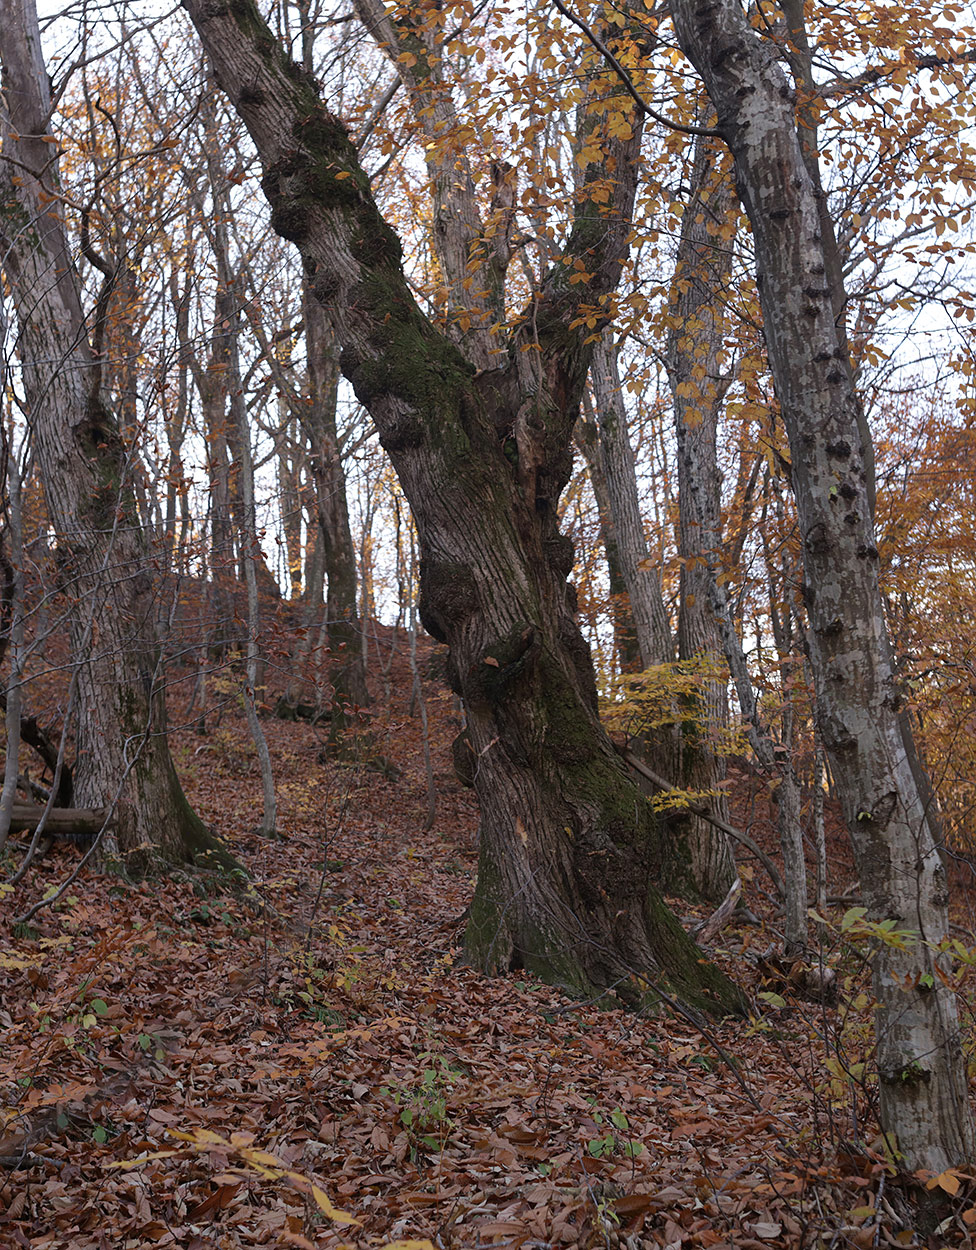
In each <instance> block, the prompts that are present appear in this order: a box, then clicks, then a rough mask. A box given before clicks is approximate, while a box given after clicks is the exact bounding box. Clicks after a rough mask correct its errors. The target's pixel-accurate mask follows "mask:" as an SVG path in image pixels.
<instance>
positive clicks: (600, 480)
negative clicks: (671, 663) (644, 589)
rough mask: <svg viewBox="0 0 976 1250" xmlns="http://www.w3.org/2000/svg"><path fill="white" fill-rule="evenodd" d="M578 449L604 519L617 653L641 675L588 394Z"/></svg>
mask: <svg viewBox="0 0 976 1250" xmlns="http://www.w3.org/2000/svg"><path fill="white" fill-rule="evenodd" d="M576 446H577V447H578V448H579V450H580V452H581V454H582V456H583V459H584V460H585V461H586V471H587V473H588V474H589V478H590V486H591V488H592V490H593V497H594V499H595V500H596V510H597V514H598V516H599V518H600V542H601V543H602V545H603V554H604V558H605V559H606V562H607V581H608V582H609V585H610V602H611V604H612V605H613V609H612V610H613V640H614V645H615V647H616V651H617V662H618V663H619V665H620V671H621V672H622V673H639V672H640V671H641V668H642V667H643V666H642V664H641V654H640V648H639V647H638V645H637V633H636V631H635V629H634V617H633V614H632V613H631V610H630V596H629V594H628V593H627V583H626V582H625V581H624V575H623V573H622V572H621V569H620V552H619V549H618V546H617V534H616V530H615V528H614V524H613V508H612V507H611V504H610V491H609V490H608V488H607V476H606V474H605V473H604V471H603V456H602V454H601V452H600V427H599V426H598V425H597V423H596V418H595V417H594V415H593V411H592V405H591V404H590V402H589V399H588V396H587V395H585V394H584V396H583V415H582V416H581V417H580V419H579V421H578V422H577V425H576Z"/></svg>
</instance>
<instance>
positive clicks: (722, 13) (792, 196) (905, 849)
mask: <svg viewBox="0 0 976 1250" xmlns="http://www.w3.org/2000/svg"><path fill="white" fill-rule="evenodd" d="M672 14H673V16H674V21H675V26H676V29H677V34H678V40H679V43H680V45H681V47H682V49H683V51H684V52H685V53H686V55H687V56H688V57H689V58H690V60H691V61H692V62H693V63H694V65H695V67H696V68H697V69H698V72H699V73H700V74H701V76H702V79H703V81H704V83H705V86H706V89H707V90H708V93H709V96H710V98H711V101H712V105H713V107H714V109H715V111H716V115H717V118H718V128H719V130H720V132H721V134H722V137H723V138H724V139H725V141H726V143H727V144H728V145H729V148H730V149H731V151H732V154H733V157H734V158H735V167H736V183H737V187H738V192H739V198H740V200H741V202H742V204H743V206H744V207H745V210H746V212H747V213H748V215H749V220H750V222H751V224H752V231H753V237H754V240H755V249H756V265H757V270H758V287H759V293H760V299H761V303H762V311H763V321H764V328H765V336H766V344H767V349H768V353H769V362H770V367H771V369H772V373H773V379H774V382H775V385H776V393H777V398H778V400H779V404H780V409H781V412H782V416H783V422H784V424H785V426H786V430H787V433H788V436H789V442H790V454H791V459H792V474H793V488H794V492H795V495H796V503H797V512H798V516H799V526H800V532H801V537H802V543H803V561H804V579H805V586H804V598H805V600H806V607H807V612H808V616H809V622H810V628H809V631H808V635H807V645H808V650H809V655H810V663H811V668H812V671H813V678H814V683H815V689H816V708H817V723H818V727H819V730H820V733H821V735H822V739H823V743H824V746H825V748H826V750H827V753H828V755H829V757H830V764H831V771H832V773H833V777H834V781H835V783H836V785H837V788H838V792H839V794H840V800H841V804H842V807H843V810H844V815H845V819H846V821H847V825H848V828H849V829H850V832H851V839H852V841H853V844H854V850H855V855H856V857H857V862H858V872H859V876H860V881H861V891H862V897H863V899H864V903H865V906H866V907H867V909H868V917H869V919H871V920H873V921H878V922H880V921H894V922H895V924H896V926H897V927H898V928H899V929H902V930H908V931H910V932H911V933H912V934H913V936H912V937H911V938H910V939H909V940H908V941H907V942H906V943H905V945H904V949H899V948H898V947H896V946H893V945H889V944H886V943H884V942H881V943H879V945H878V947H877V949H876V952H875V954H874V959H873V969H874V992H875V996H876V998H877V1000H878V1011H877V1014H876V1027H877V1036H878V1072H879V1077H880V1090H881V1122H882V1126H883V1128H884V1130H885V1132H886V1133H887V1134H888V1136H889V1139H890V1140H891V1141H892V1143H893V1144H895V1145H896V1146H897V1149H898V1150H899V1152H900V1154H901V1157H902V1160H903V1162H904V1164H905V1166H906V1167H907V1168H908V1169H909V1170H914V1169H918V1168H926V1169H929V1170H931V1171H933V1172H941V1171H943V1170H944V1169H945V1168H947V1167H951V1166H952V1165H955V1164H961V1163H966V1162H970V1161H971V1160H972V1159H973V1154H974V1139H973V1127H972V1119H971V1116H970V1111H969V1105H968V1088H967V1081H966V1069H965V1063H964V1061H963V1055H962V1047H961V1044H960V1035H959V1020H958V1013H957V1007H956V1001H955V996H954V994H953V992H952V990H951V988H950V985H949V983H948V977H947V976H946V973H945V971H944V969H943V966H942V964H943V959H942V957H940V956H939V954H938V948H939V946H940V944H942V943H943V942H945V941H946V939H947V937H948V914H947V885H946V879H945V871H944V868H943V866H942V862H941V859H940V857H939V853H938V838H937V836H935V835H934V833H933V828H932V824H931V820H930V814H929V805H928V804H927V802H926V787H925V785H924V784H920V780H919V778H920V769H919V768H918V765H917V759H916V757H915V753H914V746H913V744H912V742H911V735H910V731H909V730H908V727H907V725H906V724H905V723H904V721H903V719H902V718H901V717H900V713H899V709H900V706H901V695H900V693H899V691H898V688H897V683H896V680H895V674H894V672H893V668H892V664H891V659H890V647H889V642H888V638H887V634H886V630H885V622H884V614H883V609H882V600H881V594H880V590H879V585H878V549H877V544H876V537H875V533H874V526H873V521H872V509H871V491H872V483H871V472H870V463H871V448H870V439H869V436H868V434H867V431H866V429H865V425H864V422H863V419H862V414H861V409H860V404H859V402H858V398H857V395H856V394H855V392H854V388H853V384H852V371H851V368H850V361H849V358H848V355H847V352H846V351H845V350H844V345H843V340H842V338H841V336H840V334H839V333H838V327H837V323H836V317H835V311H834V309H835V305H836V303H837V301H838V298H839V296H840V292H838V291H837V290H836V289H835V285H836V284H832V283H831V279H830V267H829V264H828V257H827V256H826V255H825V250H824V238H823V226H822V219H821V207H820V204H819V203H818V197H817V188H816V185H815V182H814V181H813V180H812V179H811V177H810V173H809V170H808V166H807V162H806V160H805V159H804V158H805V153H804V151H803V149H802V146H801V141H800V139H799V137H798V134H797V126H796V118H795V115H794V105H793V95H792V91H791V89H790V85H789V83H788V81H787V79H786V77H785V75H784V73H783V71H782V69H781V67H780V65H779V63H778V61H777V59H776V54H775V51H774V49H773V48H772V46H771V45H770V44H768V43H766V42H764V41H763V40H762V39H761V38H760V37H759V36H758V35H757V34H756V32H755V31H754V30H752V29H751V28H750V26H749V22H748V19H747V17H746V14H745V12H744V11H743V10H742V9H741V8H740V7H739V5H738V4H737V3H735V2H734V0H708V2H707V3H705V4H697V5H696V3H694V2H693V0H672ZM806 155H807V156H808V155H809V154H806Z"/></svg>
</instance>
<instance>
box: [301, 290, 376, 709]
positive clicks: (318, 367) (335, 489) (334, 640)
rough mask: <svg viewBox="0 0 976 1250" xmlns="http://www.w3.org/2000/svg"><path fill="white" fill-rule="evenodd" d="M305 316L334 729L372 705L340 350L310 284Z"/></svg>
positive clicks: (308, 423) (308, 420)
mask: <svg viewBox="0 0 976 1250" xmlns="http://www.w3.org/2000/svg"><path fill="white" fill-rule="evenodd" d="M304 317H305V343H306V349H307V352H308V396H307V399H308V404H307V407H306V408H305V409H304V411H303V413H302V418H301V419H302V425H303V428H304V430H305V434H306V437H307V439H308V443H309V447H310V448H311V453H312V456H311V470H312V478H313V481H314V483H315V503H316V512H317V516H318V524H319V538H320V541H321V542H322V546H323V548H324V555H325V576H326V581H327V587H328V589H327V591H326V620H327V630H328V638H329V652H330V665H329V675H330V679H331V682H332V686H333V713H332V720H333V728H335V726H337V725H338V724H339V723H341V722H344V721H345V719H346V711H345V709H346V708H350V709H354V708H362V707H366V706H367V705H368V703H369V691H368V690H367V688H366V670H365V667H364V665H363V650H362V639H361V636H360V635H361V631H362V626H361V624H360V621H359V611H358V608H357V603H356V593H357V578H356V549H355V547H354V546H353V542H352V531H351V530H350V528H349V504H348V502H347V499H346V475H345V473H344V471H343V467H342V457H341V455H340V452H339V432H338V430H337V428H336V399H337V394H338V383H339V349H338V346H337V344H336V342H335V335H334V334H333V331H332V326H331V325H330V324H329V316H328V313H327V312H326V310H325V308H324V307H323V306H322V304H321V303H320V302H319V301H318V299H316V297H315V295H314V294H313V293H312V291H311V290H310V289H309V288H308V287H306V288H305V298H304Z"/></svg>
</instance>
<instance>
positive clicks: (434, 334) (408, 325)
mask: <svg viewBox="0 0 976 1250" xmlns="http://www.w3.org/2000/svg"><path fill="white" fill-rule="evenodd" d="M184 7H185V8H186V9H187V11H188V12H189V13H190V15H191V17H192V18H193V21H194V23H195V25H196V26H197V29H198V31H199V32H200V35H201V38H202V39H203V42H204V44H205V47H206V49H207V51H208V53H209V55H210V57H211V59H212V61H213V64H214V68H215V71H216V74H217V78H218V81H219V82H220V84H221V86H222V87H223V89H224V90H225V91H226V92H227V93H228V95H229V96H230V98H231V100H232V101H233V103H234V106H235V107H236V108H237V110H238V112H239V113H240V115H241V117H242V118H243V120H244V122H245V123H246V125H247V127H248V130H249V131H250V133H251V136H252V138H253V139H254V142H255V144H256V146H257V149H258V152H259V154H260V156H261V160H262V163H263V165H264V169H265V176H264V179H263V183H262V185H263V187H264V190H265V194H266V195H267V197H268V199H269V201H270V203H271V210H272V217H271V220H272V224H273V226H274V228H275V229H276V230H277V231H278V233H279V234H281V235H283V236H284V237H285V238H288V239H290V240H292V241H293V242H294V243H296V244H297V245H298V247H299V249H300V251H301V254H302V260H303V263H304V265H305V269H306V272H307V273H308V275H309V279H310V281H311V284H312V290H313V292H314V294H315V296H316V298H318V299H319V300H321V301H322V302H323V303H325V304H327V305H328V306H329V308H330V310H331V313H332V317H333V321H334V325H335V329H336V334H337V337H338V339H339V342H340V344H341V347H342V356H341V367H342V371H343V373H344V375H345V376H346V378H347V379H348V380H349V381H350V382H351V384H352V385H353V387H354V389H355V391H356V394H357V396H358V397H359V399H360V401H361V402H362V403H363V404H364V405H365V406H366V407H367V408H368V410H369V411H370V413H371V415H372V417H373V420H374V421H375V423H376V426H377V429H378V430H379V433H380V438H381V441H382V443H383V446H384V447H385V448H386V450H387V451H388V453H389V454H390V456H391V458H392V460H393V462H394V465H395V467H396V470H397V473H398V475H399V477H400V481H401V483H402V484H403V488H404V491H405V493H406V495H407V498H408V500H409V501H410V505H411V508H412V509H413V514H414V518H415V521H416V524H417V530H418V538H419V543H420V551H421V557H422V568H421V618H422V620H423V623H424V625H425V627H426V628H427V630H428V631H429V632H430V633H432V634H433V635H434V637H435V638H438V639H439V640H441V641H444V642H447V643H448V644H449V646H450V679H451V682H452V685H453V686H454V688H455V690H456V691H458V692H459V693H460V694H461V696H462V697H463V699H464V703H465V708H466V711H467V715H468V729H469V733H470V737H471V743H472V748H473V752H474V765H475V786H476V789H477V793H478V797H479V800H480V803H481V810H482V838H481V862H480V866H479V874H478V885H477V889H476V893H475V898H474V902H473V904H472V909H471V920H470V924H469V928H468V934H467V948H468V953H469V956H470V957H471V958H472V960H474V961H475V962H476V963H477V964H478V965H479V966H480V967H482V968H485V969H487V970H502V969H508V968H512V967H519V966H521V967H526V968H529V969H531V970H533V971H535V972H537V973H538V974H540V975H542V976H544V977H546V978H548V979H549V980H552V981H555V982H557V983H560V984H563V985H565V986H567V987H569V988H572V989H575V990H578V991H583V992H589V991H592V990H593V989H594V988H610V987H613V988H614V989H617V990H618V991H619V992H621V993H623V994H625V995H626V994H628V993H630V994H632V995H634V996H635V997H636V996H637V995H638V994H639V993H640V991H641V990H642V989H644V988H653V986H655V985H657V986H660V987H661V988H664V989H667V990H669V991H670V992H673V993H676V994H677V995H679V996H680V997H682V998H683V999H684V1000H685V1001H688V1002H692V1003H694V1004H696V1005H697V1006H699V1007H702V1008H710V1009H713V1010H722V1009H725V1010H735V1009H738V1008H739V1007H740V1006H741V998H740V996H739V994H738V993H737V991H736V990H735V989H734V987H733V986H731V985H730V983H729V982H728V981H727V980H726V979H725V978H724V977H723V976H722V975H721V974H720V973H718V972H717V970H716V969H715V968H714V967H713V966H711V965H709V964H707V963H704V962H702V960H701V955H700V952H699V951H698V949H697V947H696V946H695V945H694V943H693V942H691V940H690V939H689V938H688V937H687V935H686V934H685V933H684V931H683V930H682V929H681V927H680V925H678V923H677V921H676V920H675V919H674V917H673V916H672V915H671V913H670V912H669V911H668V910H667V908H666V906H665V905H664V903H663V902H662V900H661V898H660V896H659V894H658V892H657V890H656V889H655V887H654V884H653V882H654V876H655V865H656V860H657V856H658V853H659V850H660V840H659V839H660V834H659V830H658V828H657V826H656V823H655V821H654V819H653V817H652V815H651V813H650V812H649V809H648V807H647V804H646V803H645V802H644V800H643V798H642V796H641V795H640V792H639V791H638V789H637V787H636V786H635V785H634V784H633V782H632V781H631V780H630V778H629V776H628V775H627V773H626V772H625V770H624V767H623V765H622V763H621V761H620V760H619V759H618V757H617V755H616V753H615V752H614V750H613V747H612V745H611V744H610V742H609V740H608V738H607V736H606V734H605V733H604V732H603V730H602V728H601V726H600V723H599V720H598V717H597V712H596V690H595V683H594V679H593V669H592V663H591V660H590V656H589V653H588V649H587V647H586V644H585V642H584V640H583V637H582V635H581V633H580V631H579V628H578V627H577V624H576V621H575V617H574V611H573V596H572V593H571V591H570V589H569V587H568V586H567V582H566V577H567V575H568V573H569V571H570V568H571V566H572V546H571V544H570V543H569V542H568V540H566V539H565V538H563V537H562V536H561V535H560V534H559V532H558V519H557V502H558V498H559V494H560V492H561V491H562V489H563V487H564V486H565V484H566V481H567V480H568V477H569V474H570V471H571V467H572V452H571V437H572V431H573V426H574V424H575V422H576V417H577V413H578V409H579V401H580V396H581V394H582V389H583V385H584V382H585V378H586V372H587V369H588V367H589V363H590V351H589V348H588V347H587V346H586V344H585V342H584V339H585V338H586V337H587V335H588V334H589V331H588V330H587V329H585V328H575V329H571V328H570V325H571V323H572V321H573V319H574V315H575V314H576V312H577V311H578V308H579V306H580V303H581V301H582V300H584V299H585V300H586V301H587V303H590V302H595V301H596V300H597V299H598V297H599V295H600V293H601V292H608V291H610V290H612V289H613V287H614V286H615V284H616V282H617V281H618V278H619V274H620V269H621V264H620V261H621V257H622V256H623V255H624V253H625V250H626V236H627V229H628V226H627V223H628V221H629V219H630V213H631V207H632V203H633V196H634V190H635V176H634V162H635V158H636V156H637V150H638V143H639V134H638V127H637V126H636V124H635V126H634V128H633V133H632V134H631V136H630V137H629V138H627V139H623V138H618V139H613V140H610V139H607V140H604V141H603V144H602V146H603V149H604V150H603V154H602V159H601V161H600V162H599V164H597V163H594V164H592V165H591V166H590V167H589V168H588V169H587V171H586V175H585V178H584V183H583V187H582V188H581V193H580V196H579V203H578V204H577V206H576V211H575V217H574V221H573V226H572V230H571V232H570V237H569V239H568V240H567V245H566V255H567V256H568V257H570V258H572V257H580V258H581V257H585V258H586V261H585V263H586V269H587V272H589V273H591V274H592V275H593V277H592V279H591V281H590V284H589V286H588V287H587V288H586V289H585V290H583V291H581V290H580V289H579V285H573V284H571V283H570V282H569V281H568V277H569V272H570V271H569V269H568V268H567V266H566V265H564V264H558V265H556V266H554V268H553V270H552V271H551V273H550V275H549V277H548V279H547V281H546V284H545V287H544V290H543V291H542V292H541V293H540V295H539V296H538V298H537V299H536V301H535V307H534V308H533V310H532V314H533V315H532V316H530V317H528V318H527V319H526V321H525V322H524V324H523V325H522V327H521V328H520V329H519V330H518V331H516V333H515V335H514V338H513V341H512V342H510V343H509V344H508V347H509V350H510V352H511V355H510V356H508V357H507V359H508V361H509V363H507V364H503V365H502V366H501V367H498V368H493V369H483V370H482V371H481V372H480V373H478V372H477V371H476V366H475V365H474V364H473V363H472V362H471V361H470V360H469V359H468V358H467V357H466V356H465V355H464V354H463V353H462V351H461V350H460V349H459V347H458V346H457V344H456V343H455V342H453V341H452V340H451V338H449V337H447V336H446V335H445V334H443V333H440V332H439V331H438V330H436V329H435V327H434V326H433V325H431V323H430V322H429V321H428V320H427V318H426V317H425V316H424V315H423V313H422V312H421V311H420V309H419V308H418V306H417V304H416V302H415V300H414V299H413V296H412V295H411V293H410V290H409V287H408V285H407V283H406V281H405V279H404V275H403V270H402V264H401V250H400V244H399V241H398V240H397V238H396V236H395V235H394V233H393V231H392V230H391V229H390V228H389V226H388V225H387V224H386V222H385V221H384V220H383V219H382V217H381V216H380V215H379V213H378V211H377V208H376V205H375V203H374V201H373V198H372V194H371V191H370V188H369V183H368V179H367V178H366V175H365V174H364V172H363V170H362V168H361V167H360V165H359V162H358V159H357V155H356V152H355V149H354V147H353V145H352V144H351V143H350V141H349V139H348V136H347V134H346V132H345V129H344V128H343V126H342V125H341V123H340V122H339V121H338V120H337V119H336V118H335V117H334V116H333V115H332V114H330V113H329V111H328V110H327V109H326V107H325V106H324V104H323V103H322V101H321V100H320V98H319V94H318V89H317V86H316V84H315V83H314V82H313V81H312V80H311V79H310V78H309V77H308V75H307V74H305V73H304V71H302V70H301V69H300V68H299V67H298V66H296V65H295V64H294V63H293V62H292V61H291V60H290V58H289V57H288V56H287V55H286V54H285V53H284V52H283V50H282V49H281V47H280V45H279V44H278V42H277V41H276V40H275V39H274V37H273V36H272V35H271V33H270V32H269V31H268V29H267V27H266V25H265V24H264V22H263V21H262V20H261V18H260V15H259V14H258V11H257V8H256V7H255V6H254V4H253V3H252V2H251V0H234V2H233V3H229V4H225V3H220V4H214V3H212V2H211V0H184ZM435 33H436V32H435ZM424 37H425V38H427V37H432V36H431V35H430V32H427V34H426V35H425V36H424ZM416 46H417V48H418V49H419V53H420V57H419V59H423V57H424V56H425V55H426V54H425V48H424V43H423V39H422V38H418V40H417V45H416ZM590 105H591V108H590V111H589V112H587V114H586V116H585V118H584V120H583V123H582V124H583V125H584V126H585V127H587V128H588V129H589V134H588V138H589V140H590V142H591V144H592V143H593V142H594V141H598V140H599V138H600V136H601V130H600V128H601V126H602V118H601V115H600V111H599V110H600V106H599V103H598V101H597V100H596V99H594V100H592V101H591V102H590ZM608 167H609V168H612V169H613V170H614V174H615V181H614V184H613V186H614V190H613V194H612V196H611V200H610V202H609V203H607V204H598V203H596V202H595V201H594V199H593V198H591V196H590V195H589V194H588V191H589V189H590V187H591V184H592V182H593V180H595V179H597V178H599V179H601V186H605V185H606V183H605V179H606V172H607V168H608ZM581 320H583V319H581ZM522 347H526V348H527V349H528V350H526V351H522V350H520V348H522ZM505 359H506V357H498V356H497V355H494V354H493V360H501V361H504V360H505ZM489 363H491V362H489ZM506 448H507V449H508V450H509V452H510V456H507V455H506ZM510 457H511V458H510ZM513 461H514V463H513Z"/></svg>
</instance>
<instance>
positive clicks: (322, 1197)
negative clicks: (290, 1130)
mask: <svg viewBox="0 0 976 1250" xmlns="http://www.w3.org/2000/svg"><path fill="white" fill-rule="evenodd" d="M309 1189H310V1192H311V1194H312V1197H313V1198H314V1199H315V1205H316V1206H317V1207H318V1209H319V1210H320V1211H321V1212H323V1214H325V1215H327V1216H328V1217H329V1219H330V1220H335V1222H336V1223H337V1224H361V1223H362V1220H357V1219H356V1217H355V1216H354V1215H350V1214H349V1212H348V1211H339V1210H338V1209H337V1208H336V1207H334V1206H333V1205H332V1203H331V1202H330V1201H329V1195H328V1194H327V1193H326V1192H325V1190H324V1189H319V1187H318V1185H313V1184H311V1182H310V1183H309ZM427 1244H428V1245H430V1242H428V1243H427ZM432 1250H433V1248H432Z"/></svg>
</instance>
